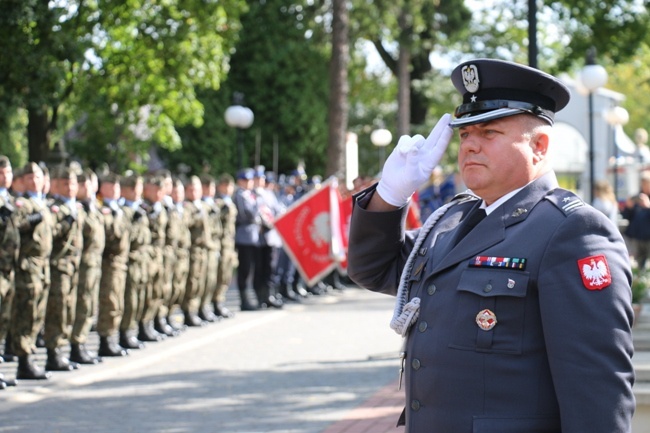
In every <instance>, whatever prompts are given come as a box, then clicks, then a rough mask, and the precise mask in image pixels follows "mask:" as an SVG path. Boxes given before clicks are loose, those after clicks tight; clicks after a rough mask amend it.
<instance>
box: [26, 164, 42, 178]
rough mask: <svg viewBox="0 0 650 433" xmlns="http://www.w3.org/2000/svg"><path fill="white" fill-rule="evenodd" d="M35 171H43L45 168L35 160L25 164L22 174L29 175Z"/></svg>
mask: <svg viewBox="0 0 650 433" xmlns="http://www.w3.org/2000/svg"><path fill="white" fill-rule="evenodd" d="M34 173H43V169H42V168H41V167H40V166H39V165H38V164H36V163H35V162H28V163H27V164H25V166H24V167H23V170H22V174H23V175H28V174H34Z"/></svg>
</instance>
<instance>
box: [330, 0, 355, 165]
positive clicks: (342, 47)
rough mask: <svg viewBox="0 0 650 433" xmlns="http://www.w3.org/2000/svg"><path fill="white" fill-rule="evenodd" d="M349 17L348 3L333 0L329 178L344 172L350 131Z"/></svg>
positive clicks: (343, 0)
mask: <svg viewBox="0 0 650 433" xmlns="http://www.w3.org/2000/svg"><path fill="white" fill-rule="evenodd" d="M349 59H350V40H349V15H348V10H347V4H346V1H345V0H332V54H331V56H330V70H329V78H330V94H329V110H328V114H329V115H328V118H329V136H328V137H329V139H328V146H327V170H326V174H327V175H332V174H336V173H341V172H344V170H345V143H346V136H347V129H348V111H349V105H348V96H349V89H350V86H349V83H348V65H349V63H350V61H349Z"/></svg>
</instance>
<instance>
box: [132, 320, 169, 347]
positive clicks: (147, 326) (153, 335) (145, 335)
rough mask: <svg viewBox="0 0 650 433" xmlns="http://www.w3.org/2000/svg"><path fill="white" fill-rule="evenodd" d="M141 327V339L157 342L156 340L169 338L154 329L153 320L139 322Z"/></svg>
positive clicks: (139, 333) (139, 338) (139, 335)
mask: <svg viewBox="0 0 650 433" xmlns="http://www.w3.org/2000/svg"><path fill="white" fill-rule="evenodd" d="M138 327H139V332H138V340H140V341H145V342H147V341H149V342H156V341H162V340H164V339H165V338H167V336H166V335H164V334H160V333H158V331H156V330H155V329H153V321H152V322H147V323H145V322H140V323H139V324H138Z"/></svg>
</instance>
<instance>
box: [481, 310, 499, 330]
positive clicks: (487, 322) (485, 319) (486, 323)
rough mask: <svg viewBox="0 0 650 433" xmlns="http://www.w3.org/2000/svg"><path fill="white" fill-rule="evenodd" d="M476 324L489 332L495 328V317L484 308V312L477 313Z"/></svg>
mask: <svg viewBox="0 0 650 433" xmlns="http://www.w3.org/2000/svg"><path fill="white" fill-rule="evenodd" d="M476 324H477V325H478V327H479V328H481V329H482V330H484V331H489V330H490V329H492V328H494V327H495V326H496V324H497V316H496V314H494V313H493V312H492V311H490V310H488V309H487V308H486V309H485V310H482V311H479V313H478V314H477V315H476Z"/></svg>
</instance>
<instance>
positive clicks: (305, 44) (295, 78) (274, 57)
mask: <svg viewBox="0 0 650 433" xmlns="http://www.w3.org/2000/svg"><path fill="white" fill-rule="evenodd" d="M248 6H249V11H248V13H246V14H245V15H243V16H242V17H241V23H242V31H241V34H240V38H239V41H238V43H237V45H236V47H235V49H234V52H233V53H232V56H231V59H230V69H229V73H228V78H227V80H226V81H225V82H224V83H223V85H222V87H221V88H220V89H219V91H218V92H216V93H215V92H206V93H205V94H203V95H202V96H201V100H202V101H203V102H204V105H205V107H206V123H205V124H204V125H203V126H201V127H198V128H197V127H187V128H183V130H182V131H181V137H182V141H183V143H184V144H183V153H186V152H190V153H192V154H194V155H201V157H200V158H194V162H193V163H192V162H190V165H191V166H192V167H197V164H201V160H202V158H203V157H204V156H205V160H206V161H207V163H208V164H209V165H210V167H211V170H212V171H213V173H215V174H216V173H220V172H223V171H230V172H233V171H234V169H236V168H238V167H236V166H235V158H234V157H233V156H234V153H233V152H234V148H235V143H236V134H235V132H236V131H234V130H232V128H229V127H228V126H226V125H225V122H224V117H223V116H224V112H225V109H226V108H227V107H228V105H230V104H231V103H232V95H233V94H234V92H240V93H242V94H243V95H244V98H245V99H244V105H246V106H247V107H249V108H251V109H252V110H253V113H254V115H255V121H254V123H253V125H252V127H251V128H250V129H249V130H246V131H243V136H244V147H245V155H244V164H245V165H246V166H252V165H254V164H255V163H256V162H258V160H257V158H256V157H255V156H256V155H255V153H256V152H255V149H254V148H253V146H254V145H255V144H256V143H255V141H256V140H259V143H260V146H259V149H260V155H259V162H260V163H261V164H263V165H265V166H266V167H267V169H271V168H272V165H273V161H274V158H273V152H274V147H275V145H274V142H277V150H278V151H279V167H278V171H280V172H283V173H288V172H290V171H292V170H293V169H295V168H296V166H297V165H298V163H299V162H300V161H304V162H305V164H306V167H307V170H308V171H309V173H319V174H324V173H325V171H326V160H325V158H324V155H326V154H327V146H328V144H327V143H328V141H327V137H328V136H327V130H328V120H327V101H328V82H329V81H328V70H327V65H328V57H327V53H326V52H325V50H324V49H323V46H322V45H321V44H320V43H319V41H317V42H316V41H314V35H313V33H312V32H311V31H310V27H309V25H310V19H311V15H310V14H311V11H310V10H309V9H308V8H306V7H304V6H303V5H302V3H301V2H299V1H298V2H296V1H288V0H256V1H252V2H249V3H248ZM207 110H209V111H207ZM258 137H259V138H258ZM205 153H207V154H208V155H204V154H205ZM168 157H169V161H170V164H171V165H172V166H174V165H175V164H177V163H178V162H179V161H180V160H181V159H183V161H184V162H185V159H186V158H187V156H186V155H185V156H184V155H180V154H179V155H175V154H169V155H168ZM186 163H187V162H186Z"/></svg>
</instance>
